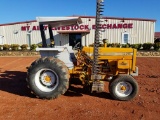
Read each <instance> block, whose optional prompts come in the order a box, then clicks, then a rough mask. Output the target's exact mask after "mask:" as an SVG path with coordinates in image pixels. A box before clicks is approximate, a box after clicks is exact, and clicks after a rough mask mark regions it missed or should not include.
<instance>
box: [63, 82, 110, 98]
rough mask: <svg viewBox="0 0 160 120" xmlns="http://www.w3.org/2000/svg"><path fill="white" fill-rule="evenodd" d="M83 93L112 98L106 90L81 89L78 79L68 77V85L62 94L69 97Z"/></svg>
mask: <svg viewBox="0 0 160 120" xmlns="http://www.w3.org/2000/svg"><path fill="white" fill-rule="evenodd" d="M83 94H85V95H89V96H94V97H99V98H105V99H112V98H111V96H110V94H109V93H107V92H101V93H90V92H88V91H86V90H84V89H83V86H82V83H81V81H80V80H79V79H70V87H69V89H68V91H67V92H66V93H65V94H64V95H65V96H70V97H74V96H79V97H81V96H83Z"/></svg>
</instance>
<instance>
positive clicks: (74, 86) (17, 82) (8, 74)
mask: <svg viewBox="0 0 160 120" xmlns="http://www.w3.org/2000/svg"><path fill="white" fill-rule="evenodd" d="M0 90H2V91H6V92H9V93H12V94H16V95H19V96H26V97H31V98H35V96H34V95H33V94H31V92H30V89H28V88H27V82H26V72H21V71H5V72H1V74H0ZM83 94H87V95H90V96H95V97H100V98H105V99H111V97H110V94H109V93H106V92H102V93H88V92H87V91H84V90H83V87H82V84H81V81H80V80H79V79H71V80H70V86H69V89H68V91H67V92H66V93H65V94H64V95H65V96H68V97H74V96H79V97H81V96H83Z"/></svg>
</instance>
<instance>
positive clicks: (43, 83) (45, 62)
mask: <svg viewBox="0 0 160 120" xmlns="http://www.w3.org/2000/svg"><path fill="white" fill-rule="evenodd" d="M27 81H28V86H29V88H30V89H31V91H32V93H34V94H35V95H36V96H37V97H38V98H45V99H53V98H57V97H58V96H59V95H61V94H64V93H65V92H66V91H67V89H68V87H69V72H68V69H67V67H66V66H65V64H64V63H63V62H62V61H60V60H58V59H56V58H53V57H46V58H40V59H38V60H35V61H34V62H33V63H32V64H31V66H30V67H29V69H28V79H27Z"/></svg>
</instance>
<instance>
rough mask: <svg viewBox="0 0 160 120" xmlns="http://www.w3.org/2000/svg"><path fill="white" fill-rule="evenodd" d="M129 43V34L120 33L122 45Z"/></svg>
mask: <svg viewBox="0 0 160 120" xmlns="http://www.w3.org/2000/svg"><path fill="white" fill-rule="evenodd" d="M129 42H130V41H129V33H122V44H127V43H129Z"/></svg>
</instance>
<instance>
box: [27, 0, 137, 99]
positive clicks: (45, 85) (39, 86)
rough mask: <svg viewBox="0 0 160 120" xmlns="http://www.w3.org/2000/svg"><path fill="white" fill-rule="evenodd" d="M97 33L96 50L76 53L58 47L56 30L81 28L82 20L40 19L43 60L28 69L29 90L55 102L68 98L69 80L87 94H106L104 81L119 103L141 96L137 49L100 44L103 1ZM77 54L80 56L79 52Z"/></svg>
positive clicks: (82, 49)
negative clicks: (49, 42) (139, 93)
mask: <svg viewBox="0 0 160 120" xmlns="http://www.w3.org/2000/svg"><path fill="white" fill-rule="evenodd" d="M96 4H97V5H96V23H95V24H96V29H95V41H94V44H93V47H87V46H84V47H83V48H80V49H79V48H78V49H76V50H75V48H76V47H74V49H72V47H70V46H66V47H64V46H55V45H54V37H53V33H52V27H57V26H65V25H72V24H77V23H78V24H80V23H81V22H82V21H81V19H80V18H78V17H38V18H37V21H38V22H39V25H40V31H41V37H42V43H43V48H37V51H40V54H41V58H39V59H37V60H35V61H34V62H33V63H32V64H31V66H30V67H29V68H28V72H27V82H28V86H29V88H30V89H31V91H32V93H34V94H35V95H36V96H37V97H38V98H43V99H53V98H57V97H58V96H59V95H61V94H64V93H65V92H66V91H67V89H68V87H69V79H70V78H72V77H73V76H74V77H77V78H79V79H80V80H81V82H82V84H83V87H84V89H85V90H88V91H90V92H102V91H104V81H108V82H109V92H110V94H111V96H112V97H113V98H114V99H116V100H130V99H133V98H134V97H135V96H136V95H137V93H138V84H137V82H136V80H135V79H134V78H133V76H137V75H138V67H137V66H136V52H137V51H136V49H132V48H108V47H107V41H106V40H105V39H104V40H103V44H100V32H101V29H100V22H101V18H102V16H101V12H103V6H104V5H103V4H104V1H103V0H97V1H96ZM44 25H48V28H49V35H50V41H51V43H52V45H51V46H52V47H47V43H46V38H45V32H44ZM75 51H76V52H75Z"/></svg>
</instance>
